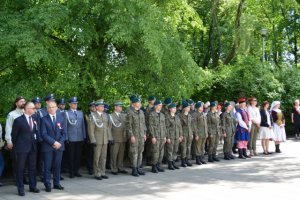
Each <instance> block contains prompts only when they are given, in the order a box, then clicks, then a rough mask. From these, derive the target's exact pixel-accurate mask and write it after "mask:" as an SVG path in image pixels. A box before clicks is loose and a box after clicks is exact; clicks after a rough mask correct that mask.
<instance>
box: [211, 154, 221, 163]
mask: <svg viewBox="0 0 300 200" xmlns="http://www.w3.org/2000/svg"><path fill="white" fill-rule="evenodd" d="M212 159H213V160H214V161H216V162H219V161H220V160H219V159H218V158H217V156H216V155H213V156H212Z"/></svg>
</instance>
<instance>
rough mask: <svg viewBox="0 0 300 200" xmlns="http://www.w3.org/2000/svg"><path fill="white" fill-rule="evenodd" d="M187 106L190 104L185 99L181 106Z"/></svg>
mask: <svg viewBox="0 0 300 200" xmlns="http://www.w3.org/2000/svg"><path fill="white" fill-rule="evenodd" d="M189 106H190V104H189V103H188V102H187V101H183V102H182V108H186V107H189Z"/></svg>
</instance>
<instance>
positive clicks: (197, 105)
mask: <svg viewBox="0 0 300 200" xmlns="http://www.w3.org/2000/svg"><path fill="white" fill-rule="evenodd" d="M201 106H203V103H202V102H201V101H198V102H197V103H196V104H195V108H200V107H201Z"/></svg>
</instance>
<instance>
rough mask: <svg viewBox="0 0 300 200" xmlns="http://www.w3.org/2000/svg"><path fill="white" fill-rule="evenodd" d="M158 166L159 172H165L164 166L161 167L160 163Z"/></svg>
mask: <svg viewBox="0 0 300 200" xmlns="http://www.w3.org/2000/svg"><path fill="white" fill-rule="evenodd" d="M156 168H157V170H158V171H159V172H165V170H164V169H163V168H162V167H160V164H156Z"/></svg>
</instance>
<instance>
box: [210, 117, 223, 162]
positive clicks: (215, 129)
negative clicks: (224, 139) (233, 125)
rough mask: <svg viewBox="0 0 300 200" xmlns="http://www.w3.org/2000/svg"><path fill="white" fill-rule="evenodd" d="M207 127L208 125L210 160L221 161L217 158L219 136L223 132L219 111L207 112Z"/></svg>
mask: <svg viewBox="0 0 300 200" xmlns="http://www.w3.org/2000/svg"><path fill="white" fill-rule="evenodd" d="M207 127H208V160H209V162H213V161H219V160H218V159H217V158H216V155H217V147H218V144H219V137H220V132H221V122H220V116H219V114H218V112H214V113H212V112H211V111H209V112H208V113H207Z"/></svg>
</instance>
